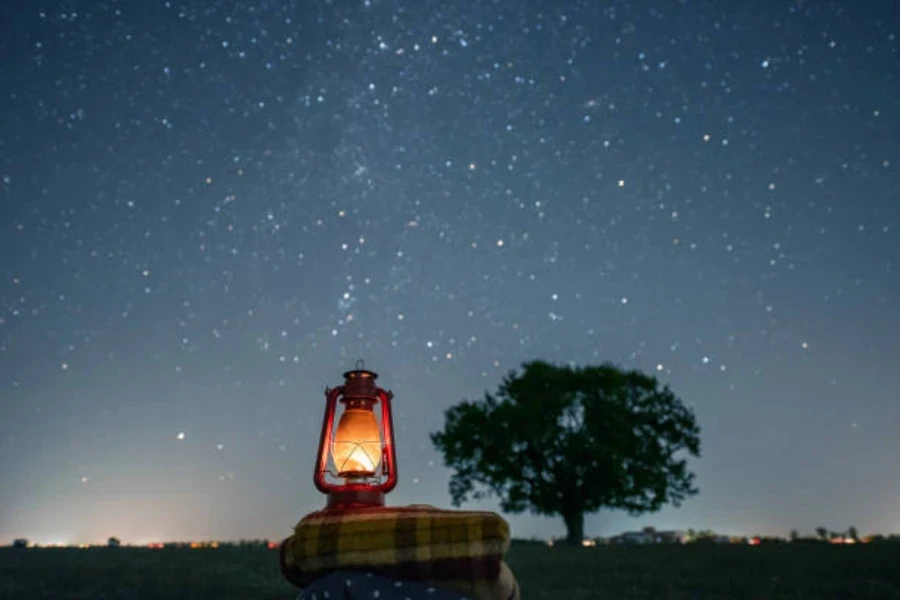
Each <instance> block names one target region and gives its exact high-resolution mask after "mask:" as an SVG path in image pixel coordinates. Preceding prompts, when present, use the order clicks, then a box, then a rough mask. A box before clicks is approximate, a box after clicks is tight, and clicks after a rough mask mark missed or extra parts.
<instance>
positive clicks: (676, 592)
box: [0, 544, 900, 600]
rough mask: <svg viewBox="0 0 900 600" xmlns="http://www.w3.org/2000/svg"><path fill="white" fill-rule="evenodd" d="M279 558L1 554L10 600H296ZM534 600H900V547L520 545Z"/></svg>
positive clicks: (229, 553) (0, 590)
mask: <svg viewBox="0 0 900 600" xmlns="http://www.w3.org/2000/svg"><path fill="white" fill-rule="evenodd" d="M277 555H278V554H277V551H275V550H265V549H256V548H253V549H240V548H218V549H202V550H187V549H185V550H145V549H133V548H120V549H106V548H96V549H89V550H78V549H37V550H36V549H28V550H13V549H0V598H3V599H7V598H8V599H16V600H32V599H37V598H41V599H44V598H60V599H76V598H85V599H88V598H90V599H92V600H99V599H119V598H122V599H126V598H127V599H131V598H134V599H142V600H144V599H146V600H150V599H152V600H170V599H175V598H183V599H195V600H222V599H260V600H275V599H280V600H288V599H291V598H293V597H294V596H296V589H294V588H292V587H291V586H290V585H289V584H287V583H286V582H284V581H283V580H282V578H281V575H280V573H279V571H278V566H277ZM507 558H508V562H509V564H510V566H511V567H512V569H513V571H514V572H515V573H516V577H517V578H518V579H519V582H520V584H521V587H522V592H523V600H538V599H547V598H550V599H556V598H558V599H560V600H586V599H590V598H597V599H603V600H605V599H612V598H629V599H630V598H634V599H638V598H660V599H667V600H687V599H691V600H693V599H702V600H712V599H716V600H724V599H729V598H730V599H747V600H762V599H770V598H771V599H791V600H793V599H799V598H803V599H809V600H812V599H854V598H867V599H868V598H871V599H876V598H877V599H879V600H881V599H883V600H898V599H900V544H866V545H855V546H836V545H827V544H773V545H763V546H756V547H751V546H741V545H723V546H714V545H699V544H698V545H688V546H613V547H596V548H584V549H581V548H560V547H558V546H557V547H554V548H549V547H547V546H544V545H541V544H521V545H514V546H513V548H512V549H511V550H510V553H509V555H508V557H507Z"/></svg>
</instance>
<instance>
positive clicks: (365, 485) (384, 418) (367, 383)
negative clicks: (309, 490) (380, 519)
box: [313, 361, 397, 508]
mask: <svg viewBox="0 0 900 600" xmlns="http://www.w3.org/2000/svg"><path fill="white" fill-rule="evenodd" d="M357 365H358V368H356V369H354V370H352V371H347V372H346V373H344V385H341V386H338V387H335V388H325V415H324V417H323V419H322V433H321V436H320V437H319V453H318V456H317V457H316V468H315V473H314V475H313V482H314V483H315V485H316V489H318V490H319V491H320V492H322V493H323V494H326V495H327V496H328V502H327V506H328V508H346V507H353V506H360V507H362V506H383V505H384V496H385V494H387V493H388V492H390V491H391V490H393V489H394V487H396V485H397V453H396V447H395V445H394V419H393V416H392V414H391V400H392V399H393V397H394V394H393V392H390V391H386V390H383V389H382V388H380V387H378V386H377V385H376V384H375V380H376V379H377V377H378V374H377V373H375V372H373V371H367V370H365V369H363V368H361V366H360V365H361V361H360V363H357ZM338 401H340V402H341V403H343V404H344V405H345V407H346V406H347V404H348V403H352V404H359V403H362V404H369V405H370V406H371V407H372V411H373V412H374V405H375V404H378V403H381V422H380V423H379V426H380V429H381V463H380V464H379V467H378V471H379V473H378V475H373V476H372V478H375V477H378V478H381V479H382V481H379V482H377V483H376V482H371V481H352V480H350V481H345V482H344V483H332V482H330V481H328V480H327V479H326V475H327V474H329V473H331V470H330V469H329V467H328V461H329V459H331V457H332V454H333V443H334V434H335V431H334V429H335V423H334V421H335V413H336V411H337V403H338ZM345 410H346V408H345Z"/></svg>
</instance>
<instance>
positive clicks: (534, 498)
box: [431, 361, 700, 544]
mask: <svg viewBox="0 0 900 600" xmlns="http://www.w3.org/2000/svg"><path fill="white" fill-rule="evenodd" d="M523 368H524V372H523V373H522V374H516V373H515V372H514V371H513V372H510V373H509V374H508V375H507V376H506V377H505V378H504V379H503V380H502V382H501V384H500V386H499V388H498V390H497V392H496V394H494V395H491V394H489V393H485V397H484V400H482V401H478V402H472V401H463V402H461V403H459V404H457V405H455V406H453V407H451V408H449V409H448V410H447V411H446V412H445V425H444V429H443V430H442V431H438V432H434V433H432V434H431V440H432V442H433V443H434V445H435V446H436V447H437V449H438V450H439V451H440V452H441V453H442V454H443V457H444V464H445V465H446V466H448V467H450V468H451V469H453V470H454V471H455V472H454V474H453V476H452V478H451V480H450V495H451V497H452V501H453V504H454V505H456V506H458V505H459V504H461V503H462V502H464V501H465V500H466V499H468V498H469V497H471V498H473V499H476V500H477V499H479V498H482V497H486V496H490V495H492V494H494V495H496V496H498V497H499V499H500V503H501V507H502V509H503V510H505V511H509V512H513V513H517V512H522V511H524V510H528V509H530V510H531V511H532V512H533V513H537V514H541V515H560V516H562V518H563V520H564V521H565V524H566V532H567V535H566V541H567V542H568V543H570V544H581V542H582V539H583V537H584V515H585V514H590V513H592V512H595V511H597V510H599V509H600V508H609V509H622V510H625V511H627V512H628V513H629V514H632V515H639V514H642V513H644V512H648V511H656V510H658V509H659V508H661V507H662V506H663V505H665V504H673V505H675V506H678V505H679V504H680V503H681V502H682V501H683V500H684V499H686V498H687V497H689V496H691V495H693V494H696V493H697V489H696V488H695V487H694V486H693V481H694V474H693V473H691V472H690V471H688V469H687V461H686V456H685V455H693V456H699V454H700V439H699V433H700V428H699V426H698V425H697V423H696V421H695V418H694V414H693V412H692V411H691V410H690V409H689V408H687V407H686V406H684V404H683V403H682V402H681V400H679V399H678V398H677V397H676V396H675V394H673V393H672V392H671V391H670V390H669V388H668V387H667V386H666V387H662V388H660V386H659V382H658V381H657V380H656V378H655V377H652V376H649V375H645V374H643V373H640V372H638V371H625V370H622V369H619V368H617V367H615V366H612V365H609V364H604V365H602V366H592V367H583V368H575V367H568V366H566V367H559V366H555V365H552V364H550V363H547V362H543V361H533V362H530V363H526V364H524V365H523Z"/></svg>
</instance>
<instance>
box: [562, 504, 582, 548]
mask: <svg viewBox="0 0 900 600" xmlns="http://www.w3.org/2000/svg"><path fill="white" fill-rule="evenodd" d="M563 521H565V522H566V544H569V545H572V546H580V545H581V542H582V541H583V540H584V513H583V512H581V511H577V512H571V513H567V514H564V515H563Z"/></svg>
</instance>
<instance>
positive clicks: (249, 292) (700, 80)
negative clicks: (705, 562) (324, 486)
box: [0, 0, 900, 543]
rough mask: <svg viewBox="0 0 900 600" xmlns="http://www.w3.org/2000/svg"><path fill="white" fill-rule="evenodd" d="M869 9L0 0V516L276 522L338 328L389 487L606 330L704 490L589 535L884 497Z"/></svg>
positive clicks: (800, 512)
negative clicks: (690, 451)
mask: <svg viewBox="0 0 900 600" xmlns="http://www.w3.org/2000/svg"><path fill="white" fill-rule="evenodd" d="M897 7H898V5H897V4H896V3H894V2H887V1H884V2H863V3H826V2H804V1H800V0H794V1H784V2H781V1H778V2H775V1H773V2H750V1H733V2H732V1H729V2H726V3H722V2H687V1H685V2H667V3H645V2H594V1H589V0H583V1H576V2H556V3H548V2H542V1H537V0H532V1H505V2H501V1H497V2H488V1H484V2H433V1H426V0H417V1H416V2H397V1H394V2H390V1H380V0H368V1H365V2H360V1H353V2H349V1H348V2H342V1H333V2H313V1H309V2H307V1H296V2H271V1H259V2H249V3H236V2H225V1H214V2H198V1H191V2H176V1H172V2H163V1H158V0H154V1H153V2H139V1H122V2H114V1H105V2H91V3H77V2H45V3H43V4H41V3H37V4H36V3H32V2H22V1H13V2H3V3H2V4H0V57H2V58H0V82H2V84H0V115H2V119H0V178H2V181H0V276H2V280H0V302H2V306H0V311H2V312H0V386H2V387H0V389H2V392H0V543H3V542H6V541H8V540H10V539H12V538H13V537H17V536H25V537H29V538H30V539H32V540H33V541H36V542H52V541H62V542H85V541H98V540H103V539H105V538H106V537H107V536H110V535H117V536H119V537H121V538H122V539H123V540H124V541H125V542H134V543H136V542H144V541H151V540H168V539H188V538H191V539H199V538H216V539H229V538H242V537H269V538H280V537H283V536H284V535H286V534H287V533H289V531H290V528H291V527H292V526H293V524H294V523H295V522H296V521H297V520H298V519H299V518H300V517H301V516H302V515H303V514H305V513H306V512H308V511H310V510H312V509H315V508H318V507H320V506H321V505H322V504H323V501H324V500H323V498H322V496H321V495H320V494H319V493H318V492H316V491H315V489H314V488H313V486H312V477H311V472H312V467H313V460H314V454H315V450H316V445H317V442H318V433H319V432H318V428H319V425H320V420H321V413H322V410H323V406H324V397H323V394H322V390H323V388H324V387H325V386H326V385H337V384H339V383H340V382H341V373H342V372H343V371H344V370H346V369H347V368H349V367H351V366H352V365H353V363H354V362H355V361H356V359H357V358H360V357H361V358H364V359H365V360H366V365H367V366H368V367H370V368H372V369H374V370H376V371H378V372H379V374H380V376H381V377H380V379H379V382H380V383H381V384H382V385H383V386H384V387H386V388H389V389H392V390H393V391H394V393H395V395H396V400H395V407H396V413H395V422H396V425H397V429H398V434H397V443H398V460H399V467H400V473H401V479H400V484H399V485H398V488H397V490H396V491H395V492H394V493H393V494H392V495H391V496H390V497H389V501H390V502H392V503H396V504H404V503H432V504H436V505H441V506H446V505H448V504H449V495H448V492H447V482H448V478H449V474H448V472H447V471H446V470H444V469H443V468H442V467H441V466H440V464H441V461H440V457H439V456H438V455H437V453H436V452H435V451H434V449H433V448H432V447H431V444H430V442H429V441H428V437H427V436H428V432H430V431H433V430H435V429H437V428H439V427H440V426H441V424H442V411H443V410H444V409H445V408H446V407H448V406H450V405H451V404H453V403H455V402H457V401H459V400H461V399H463V398H474V397H476V396H480V395H481V394H482V393H483V391H484V390H486V389H488V390H493V389H495V388H496V386H497V384H498V382H499V380H500V378H501V376H502V375H503V374H504V373H506V372H507V371H508V370H509V369H514V368H516V367H518V366H519V365H520V364H521V363H522V362H523V361H527V360H531V359H535V358H542V359H546V360H551V361H555V362H560V363H562V362H570V361H571V362H574V363H579V364H587V363H599V362H602V361H611V362H614V363H617V364H619V365H622V366H626V367H636V368H639V369H642V370H646V371H649V372H654V373H656V374H657V375H658V376H659V378H660V379H661V380H662V381H663V382H665V383H667V384H669V385H671V387H672V388H673V390H674V391H675V392H676V393H677V394H679V395H680V396H681V397H682V398H683V399H684V400H685V401H686V402H687V403H689V404H690V405H691V406H693V407H694V408H695V410H696V413H697V416H698V419H699V421H700V424H701V426H702V427H703V434H702V441H703V456H702V458H701V459H699V460H697V461H695V462H694V463H693V464H694V468H695V470H696V472H697V475H698V485H699V487H700V490H701V493H700V494H699V495H698V496H697V497H696V498H694V499H692V500H690V501H689V502H687V503H686V504H685V505H684V506H683V507H682V508H680V509H677V510H676V509H667V510H664V511H662V512H661V513H659V514H657V515H647V516H645V517H642V518H638V519H631V518H629V517H627V516H625V515H623V514H619V513H607V512H601V513H599V514H597V515H594V516H592V517H590V518H588V519H587V522H586V530H587V532H588V533H589V534H608V533H613V532H617V531H620V530H622V529H630V528H634V527H637V526H641V525H644V524H655V525H657V526H660V527H678V528H687V527H695V528H706V527H709V528H713V529H716V530H718V531H722V532H726V533H746V534H752V533H772V534H786V533H787V532H788V531H789V530H790V529H791V528H798V529H800V530H801V531H809V532H811V531H812V529H813V528H814V527H816V526H818V525H823V526H826V527H828V528H830V529H844V528H846V527H847V526H849V525H851V524H852V525H855V526H856V527H858V528H859V530H860V532H861V533H862V532H867V531H876V530H877V531H897V530H900V473H898V469H900V467H898V466H897V464H898V463H897V457H898V456H900V434H898V431H900V416H898V406H900V394H898V389H900V374H898V368H897V366H898V359H900V342H898V339H900V310H898V306H900V298H898V292H900V238H898V235H900V178H898V174H897V167H898V165H900V156H898V149H900V136H898V131H900V114H898V111H900V95H898V77H900V51H898V50H900V39H898V36H900V27H898V23H900V10H898V8H897ZM180 433H183V436H179V434H180ZM179 437H183V439H179ZM468 506H470V507H488V508H496V504H495V503H492V502H487V503H484V504H470V505H468ZM507 516H508V517H509V518H510V521H511V523H512V525H513V529H514V533H515V535H517V536H520V537H527V536H532V535H538V536H548V535H551V534H556V533H561V532H562V530H563V527H562V523H561V521H557V520H552V519H543V518H533V517H530V516H528V515H521V516H512V515H507Z"/></svg>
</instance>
